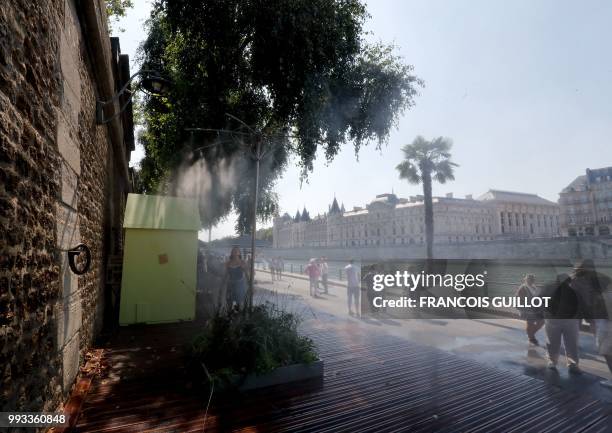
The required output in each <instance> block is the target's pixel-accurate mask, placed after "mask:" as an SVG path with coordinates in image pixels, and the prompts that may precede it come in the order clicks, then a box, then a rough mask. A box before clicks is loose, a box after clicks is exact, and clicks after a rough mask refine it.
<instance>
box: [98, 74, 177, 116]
mask: <svg viewBox="0 0 612 433" xmlns="http://www.w3.org/2000/svg"><path fill="white" fill-rule="evenodd" d="M139 75H140V76H142V78H141V79H140V82H138V83H136V88H139V87H140V88H141V89H142V90H144V91H145V92H146V93H148V94H150V95H153V96H165V95H167V94H168V91H169V90H170V87H171V84H172V83H171V82H170V80H167V79H165V78H163V77H162V76H161V75H160V73H159V72H157V71H153V70H148V69H141V70H140V71H138V72H136V73H135V74H134V75H132V76H131V77H130V78H129V79H128V80H127V82H126V83H125V84H124V85H123V87H122V88H121V89H120V90H119V91H118V92H117V93H116V94H115V95H113V97H112V98H111V99H109V100H107V101H102V100H100V99H98V100H97V101H96V122H97V123H98V125H103V124H105V123H108V122H110V121H111V120H112V119H114V118H115V117H117V116H119V115H120V114H121V113H123V112H124V111H125V109H126V108H127V106H128V104H130V102H132V92H131V91H130V90H128V87H129V86H130V84H131V83H132V81H133V80H134V78H136V77H137V76H139ZM126 91H127V94H128V95H129V96H128V98H127V101H125V103H124V104H123V106H121V108H120V109H119V111H117V112H116V113H114V114H113V115H112V116H110V117H104V107H106V106H107V105H109V104H114V103H115V101H117V100H118V99H119V98H120V97H121V96H122V95H123V94H124V93H126Z"/></svg>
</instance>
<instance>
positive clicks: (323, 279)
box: [320, 257, 329, 294]
mask: <svg viewBox="0 0 612 433" xmlns="http://www.w3.org/2000/svg"><path fill="white" fill-rule="evenodd" d="M320 260H321V284H322V285H323V293H325V294H327V293H329V289H328V285H327V276H328V273H329V266H328V265H327V257H321V259H320Z"/></svg>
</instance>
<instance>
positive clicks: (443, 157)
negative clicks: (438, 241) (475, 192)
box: [396, 136, 458, 261]
mask: <svg viewBox="0 0 612 433" xmlns="http://www.w3.org/2000/svg"><path fill="white" fill-rule="evenodd" d="M451 146H452V141H451V140H450V139H449V138H445V137H438V138H435V139H433V140H432V141H427V140H425V139H424V138H423V137H421V136H418V137H416V138H415V139H414V140H413V141H412V143H410V144H407V145H405V146H404V147H403V148H402V152H404V161H402V162H401V163H400V164H398V166H397V167H396V169H397V171H399V177H400V179H406V180H407V181H408V182H410V183H413V184H419V183H422V184H423V197H424V201H425V241H426V244H427V259H428V261H429V260H431V259H432V258H433V235H434V219H433V201H432V190H431V187H432V181H434V180H435V181H437V182H439V183H446V181H448V180H454V179H455V176H454V173H453V171H454V168H455V167H458V165H457V164H455V163H454V162H452V161H451V160H450V158H451V154H450V152H449V151H450V148H451Z"/></svg>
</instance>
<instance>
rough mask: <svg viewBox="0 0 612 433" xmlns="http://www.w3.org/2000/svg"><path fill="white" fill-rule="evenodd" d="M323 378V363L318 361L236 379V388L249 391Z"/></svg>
mask: <svg viewBox="0 0 612 433" xmlns="http://www.w3.org/2000/svg"><path fill="white" fill-rule="evenodd" d="M322 377H323V361H321V360H318V361H315V362H312V363H310V364H293V365H287V366H286V367H280V368H277V369H276V370H274V371H271V372H270V373H266V374H262V375H259V376H257V375H255V374H249V375H248V376H247V377H246V378H244V380H240V379H239V378H237V382H236V386H237V387H238V390H239V391H251V390H254V389H259V388H267V387H269V386H275V385H283V384H286V383H291V382H299V381H302V380H308V379H316V378H322Z"/></svg>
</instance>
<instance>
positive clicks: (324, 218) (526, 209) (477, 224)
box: [273, 190, 560, 248]
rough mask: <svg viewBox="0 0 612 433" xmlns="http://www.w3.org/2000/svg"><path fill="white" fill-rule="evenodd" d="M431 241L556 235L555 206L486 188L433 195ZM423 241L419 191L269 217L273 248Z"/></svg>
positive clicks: (536, 199)
mask: <svg viewBox="0 0 612 433" xmlns="http://www.w3.org/2000/svg"><path fill="white" fill-rule="evenodd" d="M433 213H434V227H435V230H434V243H436V244H444V243H449V244H452V243H462V242H484V241H492V240H498V239H529V238H544V237H555V236H559V235H560V229H559V206H558V205H557V204H556V203H553V202H551V201H548V200H545V199H543V198H541V197H538V196H537V195H535V194H525V193H516V192H507V191H498V190H489V191H488V192H487V193H485V194H484V195H482V196H481V197H479V198H478V199H474V198H472V196H467V197H465V198H455V197H453V195H452V194H447V195H446V196H445V197H434V198H433ZM424 242H425V206H424V201H423V197H422V196H415V197H410V198H408V199H407V198H399V197H397V196H396V195H395V194H380V195H377V196H376V198H375V199H374V200H372V201H371V202H370V203H368V204H367V205H366V206H365V207H354V208H353V209H352V210H349V211H346V210H344V206H339V205H338V201H337V200H336V199H335V198H334V201H333V202H332V204H331V205H330V207H329V210H328V212H327V213H326V214H324V215H320V216H317V217H314V218H310V217H309V215H308V214H307V211H306V209H304V211H303V212H302V213H300V212H298V213H297V214H296V216H295V217H293V218H292V217H291V216H289V215H288V214H285V215H283V216H282V217H278V218H275V219H274V226H273V246H274V247H275V248H302V247H373V246H381V245H386V246H389V245H396V246H401V245H412V244H424Z"/></svg>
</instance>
